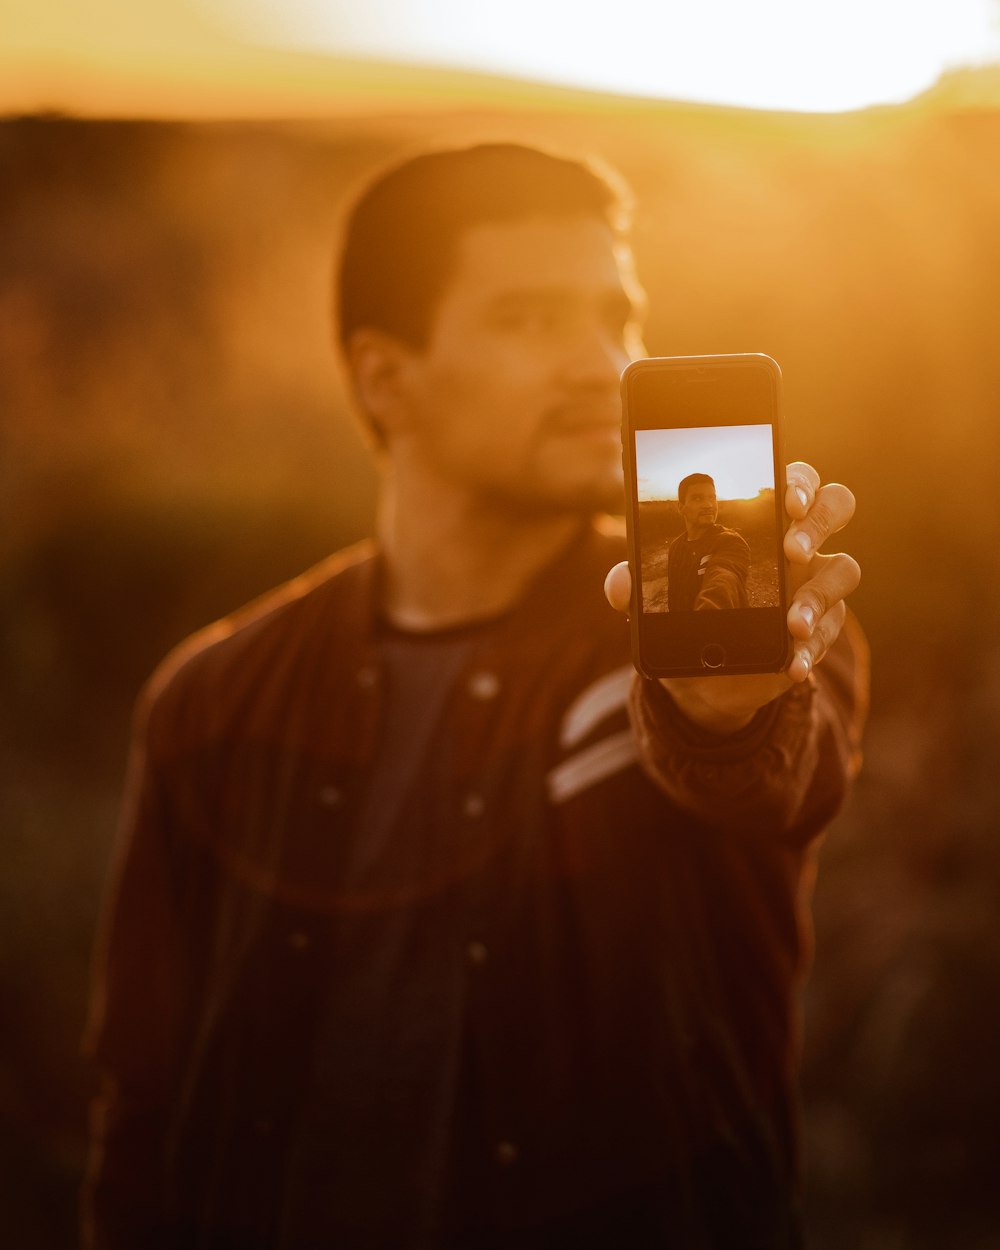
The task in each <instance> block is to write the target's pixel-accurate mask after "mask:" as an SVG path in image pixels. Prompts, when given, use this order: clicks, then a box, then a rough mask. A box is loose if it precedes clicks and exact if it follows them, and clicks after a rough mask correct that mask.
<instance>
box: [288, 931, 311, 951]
mask: <svg viewBox="0 0 1000 1250" xmlns="http://www.w3.org/2000/svg"><path fill="white" fill-rule="evenodd" d="M288 945H289V946H290V947H291V948H292V950H293V951H304V950H305V949H306V948H307V947H309V946H311V945H312V938H311V937H310V936H309V934H308V933H306V931H305V929H295V930H293V931H292V932H291V933H289V935H288Z"/></svg>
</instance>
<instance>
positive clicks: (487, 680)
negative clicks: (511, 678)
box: [466, 668, 500, 703]
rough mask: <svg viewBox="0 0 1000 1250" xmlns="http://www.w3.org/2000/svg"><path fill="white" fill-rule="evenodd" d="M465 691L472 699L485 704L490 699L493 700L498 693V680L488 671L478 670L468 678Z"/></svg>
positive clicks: (494, 674)
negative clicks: (479, 700)
mask: <svg viewBox="0 0 1000 1250" xmlns="http://www.w3.org/2000/svg"><path fill="white" fill-rule="evenodd" d="M466 689H467V690H468V692H469V694H470V695H472V697H473V698H474V699H481V700H482V702H483V703H486V702H488V701H489V700H490V699H495V698H496V697H497V695H498V694H499V693H500V678H499V677H498V676H497V675H496V673H491V672H490V670H489V669H485V668H484V669H480V671H479V672H478V673H473V674H472V676H471V677H470V678H469V683H468V686H467V687H466Z"/></svg>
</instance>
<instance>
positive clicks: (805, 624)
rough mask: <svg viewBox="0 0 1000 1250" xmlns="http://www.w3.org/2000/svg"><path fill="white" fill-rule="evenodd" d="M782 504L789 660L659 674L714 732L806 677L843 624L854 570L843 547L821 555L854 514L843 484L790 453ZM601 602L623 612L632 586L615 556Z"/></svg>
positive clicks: (738, 722)
mask: <svg viewBox="0 0 1000 1250" xmlns="http://www.w3.org/2000/svg"><path fill="white" fill-rule="evenodd" d="M787 478H788V489H787V490H786V492H785V511H786V512H787V513H788V515H789V517H791V524H790V525H789V527H788V530H787V531H786V533H785V540H784V548H785V556H786V557H787V559H788V562H789V565H790V568H789V570H788V578H787V584H788V591H789V593H790V595H791V605H790V607H789V609H788V632H789V633H790V634H791V636H792V639H793V640H794V650H793V653H792V659H791V662H790V663H789V665H788V668H787V669H786V670H785V671H784V672H783V673H760V674H754V675H752V676H747V677H663V678H661V679H660V680H661V681H662V683H663V685H664V686H665V687H666V688H667V690H669V691H670V694H671V697H672V698H673V700H674V702H675V703H676V704H677V706H678V707H679V708H680V709H681V711H682V712H683V713H684V714H685V715H686V716H687V717H688V718H689V719H690V720H692V721H694V722H695V723H696V724H698V725H701V726H702V727H703V728H705V729H711V730H713V731H715V732H716V733H723V734H724V733H735V732H736V731H737V730H738V729H742V728H743V727H744V726H745V725H748V724H749V723H750V721H751V720H752V719H753V715H754V713H755V712H756V711H757V710H758V709H759V708H762V707H763V706H764V704H765V703H770V702H771V700H772V699H776V698H777V697H778V696H779V695H780V694H784V692H785V691H786V690H788V689H790V688H791V687H792V686H793V685H794V684H795V683H796V682H802V681H805V680H806V678H807V677H808V676H809V674H810V672H811V671H812V670H813V669H814V668H815V667H816V665H817V664H818V663H819V662H820V660H822V658H823V656H824V655H826V653H827V651H828V650H829V649H830V647H831V646H832V645H833V643H834V642H835V641H836V639H837V636H838V634H839V633H840V631H841V628H842V627H843V624H844V616H845V614H846V611H847V610H846V608H845V606H844V599H845V597H846V596H847V595H849V594H850V593H851V591H853V590H855V589H856V588H857V585H858V583H859V582H860V580H861V570H860V568H859V567H858V563H857V561H856V560H853V559H852V558H851V557H850V556H848V555H843V554H837V555H820V554H819V549H820V547H822V545H823V543H824V542H825V541H826V540H827V539H828V538H829V537H830V535H831V534H835V533H837V531H838V530H842V529H843V528H844V526H845V525H847V523H848V522H849V521H850V519H851V517H852V516H853V515H854V496H853V495H852V494H851V492H850V491H849V490H848V489H847V487H846V486H840V485H837V484H836V483H833V484H831V485H828V486H822V485H821V484H820V478H819V474H818V473H817V472H816V470H815V469H814V468H813V467H812V466H811V465H808V464H803V463H802V462H801V461H796V462H795V463H794V464H790V465H789V466H788V470H787ZM604 591H605V594H606V595H607V596H608V602H609V603H610V604H611V606H612V607H613V608H617V609H618V611H619V612H627V611H628V609H629V603H630V600H631V594H632V578H631V574H630V573H629V567H628V564H626V563H622V564H616V565H615V567H614V568H613V569H612V570H611V572H610V573H609V574H608V576H607V579H606V580H605V583H604Z"/></svg>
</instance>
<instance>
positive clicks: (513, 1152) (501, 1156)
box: [493, 1141, 517, 1168]
mask: <svg viewBox="0 0 1000 1250" xmlns="http://www.w3.org/2000/svg"><path fill="white" fill-rule="evenodd" d="M493 1157H494V1158H495V1159H496V1161H497V1163H499V1164H500V1166H501V1167H502V1168H509V1167H512V1166H513V1165H514V1164H515V1163H516V1162H517V1147H516V1146H515V1145H514V1143H513V1142H512V1141H500V1142H497V1144H496V1149H495V1150H494V1151H493Z"/></svg>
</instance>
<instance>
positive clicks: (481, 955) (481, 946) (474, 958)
mask: <svg viewBox="0 0 1000 1250" xmlns="http://www.w3.org/2000/svg"><path fill="white" fill-rule="evenodd" d="M465 955H466V958H467V959H468V961H469V963H470V964H471V965H472V966H473V968H481V967H482V966H483V964H484V963H486V960H487V958H488V956H489V951H488V950H487V949H486V945H485V943H483V942H470V943H469V945H468V946H467V947H466V948H465Z"/></svg>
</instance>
